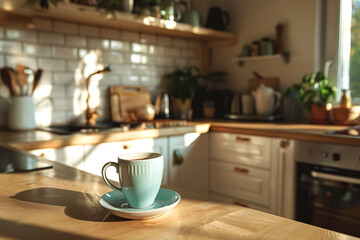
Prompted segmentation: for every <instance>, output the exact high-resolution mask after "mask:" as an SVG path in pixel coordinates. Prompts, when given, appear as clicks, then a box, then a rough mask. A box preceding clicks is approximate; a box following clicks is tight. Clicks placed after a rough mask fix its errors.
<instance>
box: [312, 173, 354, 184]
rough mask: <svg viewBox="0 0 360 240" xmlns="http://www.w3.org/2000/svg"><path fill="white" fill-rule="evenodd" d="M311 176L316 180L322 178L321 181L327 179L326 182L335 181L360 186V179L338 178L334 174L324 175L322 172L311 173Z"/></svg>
mask: <svg viewBox="0 0 360 240" xmlns="http://www.w3.org/2000/svg"><path fill="white" fill-rule="evenodd" d="M311 176H312V177H314V178H321V179H325V180H333V181H339V182H347V183H353V184H360V179H358V178H352V177H343V176H337V175H332V174H328V173H322V172H317V171H311Z"/></svg>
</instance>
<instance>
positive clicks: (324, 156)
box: [321, 152, 329, 158]
mask: <svg viewBox="0 0 360 240" xmlns="http://www.w3.org/2000/svg"><path fill="white" fill-rule="evenodd" d="M328 156H329V154H328V153H327V152H323V153H322V154H321V157H322V158H328Z"/></svg>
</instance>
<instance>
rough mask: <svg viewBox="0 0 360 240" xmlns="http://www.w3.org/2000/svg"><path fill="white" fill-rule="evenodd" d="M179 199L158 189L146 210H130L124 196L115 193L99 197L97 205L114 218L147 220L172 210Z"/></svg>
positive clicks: (176, 194)
mask: <svg viewBox="0 0 360 240" xmlns="http://www.w3.org/2000/svg"><path fill="white" fill-rule="evenodd" d="M180 199H181V197H180V194H178V193H177V192H175V191H172V190H170V189H165V188H160V190H159V193H158V195H157V196H156V198H155V202H154V204H153V205H151V206H150V207H147V208H141V209H138V208H131V207H129V206H128V204H127V202H126V200H125V197H124V195H122V194H121V193H118V192H116V191H111V192H108V193H106V194H104V195H102V196H101V198H100V200H99V203H100V205H101V206H102V207H103V208H105V209H106V210H107V211H109V212H110V213H112V214H114V215H115V216H118V217H122V218H128V219H149V218H155V217H158V216H161V215H163V214H164V213H166V212H168V211H170V210H171V209H173V208H174V207H175V206H176V205H177V204H178V203H179V201H180Z"/></svg>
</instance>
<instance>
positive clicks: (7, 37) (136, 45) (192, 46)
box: [0, 17, 201, 126]
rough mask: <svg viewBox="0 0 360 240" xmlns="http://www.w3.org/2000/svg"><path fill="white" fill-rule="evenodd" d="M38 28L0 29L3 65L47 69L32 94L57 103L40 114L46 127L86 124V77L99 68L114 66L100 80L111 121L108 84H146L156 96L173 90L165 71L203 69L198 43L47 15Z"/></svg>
mask: <svg viewBox="0 0 360 240" xmlns="http://www.w3.org/2000/svg"><path fill="white" fill-rule="evenodd" d="M34 25H35V30H28V29H24V30H21V29H10V28H6V27H5V26H2V27H0V66H4V65H9V66H11V67H15V65H16V64H17V63H21V64H24V65H27V66H29V67H31V68H33V69H37V68H42V69H43V70H44V72H43V76H42V79H41V82H40V84H39V86H38V88H37V89H36V91H35V92H34V95H33V96H34V99H35V102H41V101H42V100H43V99H46V98H49V97H50V98H52V99H53V103H54V104H53V105H52V106H51V107H47V108H46V111H45V110H44V111H42V110H40V109H37V112H36V117H37V121H38V118H40V120H41V124H45V125H46V124H47V125H48V124H50V123H52V124H55V123H59V124H64V123H67V122H69V121H73V120H75V121H79V120H80V121H82V122H84V120H85V118H84V110H85V108H86V96H87V95H86V90H85V79H86V76H87V75H88V74H89V73H90V72H93V71H94V69H100V68H101V67H99V66H100V65H104V66H106V65H108V64H111V65H112V66H113V70H112V71H111V72H110V73H106V74H103V75H102V76H100V75H98V76H97V79H98V80H99V85H98V89H97V90H98V95H99V96H98V97H99V98H100V105H99V107H100V110H101V118H100V119H103V120H108V119H110V106H109V105H110V103H109V96H108V95H109V94H108V87H109V86H111V85H135V86H136V85H144V86H148V88H149V90H150V91H151V93H152V94H155V93H158V92H159V90H160V89H163V88H166V87H168V86H167V85H168V84H166V83H165V84H163V82H162V81H161V79H162V77H163V76H164V74H165V73H170V72H172V71H174V70H175V69H176V68H178V67H184V66H197V67H199V66H200V63H201V62H200V61H199V58H198V54H199V52H198V51H199V48H200V47H201V42H198V41H189V40H183V39H175V38H171V37H167V36H158V35H154V34H144V33H138V32H131V31H120V30H118V29H115V28H114V29H113V28H102V27H96V26H88V25H82V24H77V23H72V22H62V21H57V20H51V19H47V18H42V17H35V18H34ZM0 85H1V83H0ZM4 90H7V89H6V88H5V87H3V86H2V85H1V86H0V95H1V96H5V97H9V91H4ZM93 96H96V95H93ZM154 96H155V95H154ZM0 108H1V106H0ZM0 112H1V109H0ZM2 115H3V114H0V116H2ZM1 124H2V119H1V117H0V126H1Z"/></svg>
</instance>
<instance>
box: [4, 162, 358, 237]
mask: <svg viewBox="0 0 360 240" xmlns="http://www.w3.org/2000/svg"><path fill="white" fill-rule="evenodd" d="M0 157H1V156H0ZM0 183H1V184H0V239H77V240H79V239H90V240H91V239H277V240H281V239H284V240H285V239H286V240H289V239H305V240H312V239H314V240H315V239H316V240H319V239H326V240H329V239H330V240H331V239H339V240H340V239H341V240H347V239H357V238H354V237H350V236H347V235H343V234H340V233H336V232H333V231H329V230H325V229H322V228H318V227H314V226H310V225H307V224H303V223H300V222H296V221H293V220H289V219H285V218H281V217H277V216H274V215H270V214H267V213H263V212H259V211H255V210H252V209H248V208H245V207H240V206H235V205H227V204H223V203H214V202H207V201H201V200H196V199H192V198H190V197H187V196H186V195H183V194H182V192H181V191H179V193H180V194H181V195H182V199H181V201H180V203H179V204H178V205H177V206H176V207H175V208H174V209H172V210H171V211H170V212H168V213H167V214H166V215H163V216H161V217H159V218H155V219H149V220H126V219H122V218H118V217H115V216H112V215H110V214H109V213H108V212H107V211H105V210H104V209H103V208H102V207H101V206H100V205H99V203H98V200H99V197H100V196H101V195H103V194H104V193H106V192H108V191H110V189H109V188H108V187H107V186H106V185H105V184H104V183H103V181H102V179H101V178H100V177H98V176H95V175H91V174H89V173H85V172H82V171H79V170H76V169H73V168H70V167H66V166H64V165H61V164H57V163H54V168H53V169H46V170H38V171H33V172H28V173H13V174H0Z"/></svg>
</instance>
